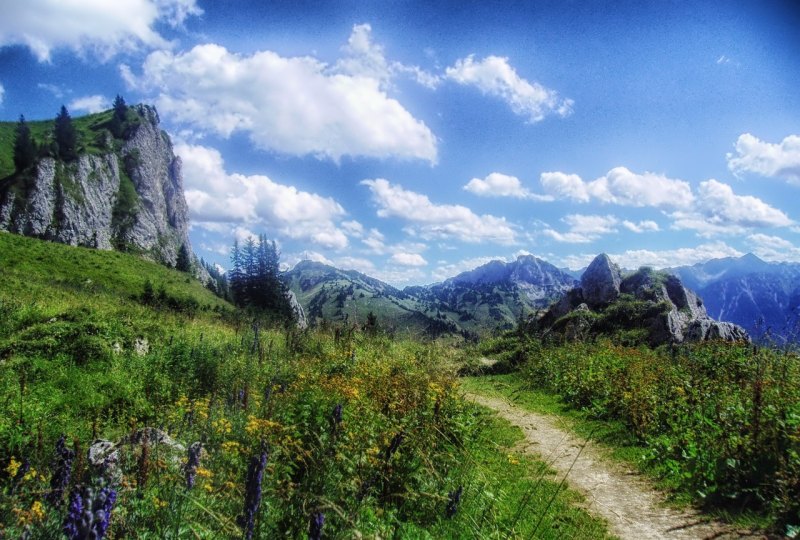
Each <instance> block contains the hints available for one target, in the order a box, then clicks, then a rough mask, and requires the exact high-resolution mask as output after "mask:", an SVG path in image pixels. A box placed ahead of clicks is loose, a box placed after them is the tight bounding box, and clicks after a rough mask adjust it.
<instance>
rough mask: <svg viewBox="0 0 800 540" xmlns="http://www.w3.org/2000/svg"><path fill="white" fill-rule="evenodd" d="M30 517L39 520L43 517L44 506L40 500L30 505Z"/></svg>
mask: <svg viewBox="0 0 800 540" xmlns="http://www.w3.org/2000/svg"><path fill="white" fill-rule="evenodd" d="M31 519H33V520H34V521H41V520H43V519H44V507H43V506H42V503H41V502H40V501H34V503H33V505H32V506H31Z"/></svg>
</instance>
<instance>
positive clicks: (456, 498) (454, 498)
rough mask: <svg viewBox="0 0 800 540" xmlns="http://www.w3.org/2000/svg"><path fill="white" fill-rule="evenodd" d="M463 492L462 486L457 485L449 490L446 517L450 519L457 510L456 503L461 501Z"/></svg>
mask: <svg viewBox="0 0 800 540" xmlns="http://www.w3.org/2000/svg"><path fill="white" fill-rule="evenodd" d="M463 492H464V486H458V489H457V490H455V491H451V492H450V493H448V495H447V499H448V500H447V510H446V511H445V515H446V516H447V519H452V518H453V516H455V515H456V512H458V504H459V503H460V502H461V494H462V493H463Z"/></svg>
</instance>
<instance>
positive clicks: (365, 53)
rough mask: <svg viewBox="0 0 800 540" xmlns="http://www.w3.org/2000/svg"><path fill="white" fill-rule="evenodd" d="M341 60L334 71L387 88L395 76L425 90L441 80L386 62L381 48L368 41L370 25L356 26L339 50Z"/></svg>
mask: <svg viewBox="0 0 800 540" xmlns="http://www.w3.org/2000/svg"><path fill="white" fill-rule="evenodd" d="M342 52H343V53H344V55H345V56H344V57H343V58H341V59H340V60H338V61H337V62H336V66H335V70H336V71H337V72H338V73H344V74H346V75H351V76H353V77H367V78H371V79H375V80H377V81H380V82H381V85H382V86H383V87H387V86H389V84H390V82H391V79H392V78H394V76H395V75H398V74H404V75H409V76H411V78H413V79H414V80H415V81H416V82H417V83H419V84H421V85H423V86H426V87H428V88H436V86H438V84H439V82H440V81H441V78H440V77H439V76H437V75H434V74H432V73H428V72H426V71H424V70H423V69H422V68H420V67H418V66H407V65H405V64H402V63H400V62H390V61H389V60H387V59H386V55H385V54H384V48H383V46H382V45H379V44H377V43H375V42H374V41H373V40H372V26H371V25H369V24H356V25H354V26H353V31H352V32H351V34H350V38H349V39H348V40H347V44H346V45H345V46H344V47H342Z"/></svg>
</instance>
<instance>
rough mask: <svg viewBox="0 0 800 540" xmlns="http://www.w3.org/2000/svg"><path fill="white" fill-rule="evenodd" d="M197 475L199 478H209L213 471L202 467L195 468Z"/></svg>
mask: <svg viewBox="0 0 800 540" xmlns="http://www.w3.org/2000/svg"><path fill="white" fill-rule="evenodd" d="M197 476H199V477H200V478H211V477H212V476H213V473H212V472H211V471H209V470H208V469H206V468H204V467H198V468H197Z"/></svg>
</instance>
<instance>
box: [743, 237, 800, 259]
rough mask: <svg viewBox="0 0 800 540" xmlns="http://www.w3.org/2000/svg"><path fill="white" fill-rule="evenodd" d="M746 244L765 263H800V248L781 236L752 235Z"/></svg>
mask: <svg viewBox="0 0 800 540" xmlns="http://www.w3.org/2000/svg"><path fill="white" fill-rule="evenodd" d="M746 242H747V244H748V245H749V246H750V247H751V248H752V250H753V253H755V254H756V255H758V256H759V257H761V258H762V259H764V260H765V261H772V262H800V247H797V246H795V245H794V244H793V243H791V242H789V241H788V240H786V239H784V238H781V237H779V236H770V235H767V234H760V233H758V234H751V235H749V236H748V237H747V239H746Z"/></svg>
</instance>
